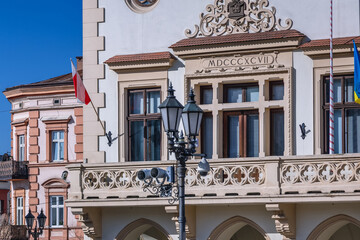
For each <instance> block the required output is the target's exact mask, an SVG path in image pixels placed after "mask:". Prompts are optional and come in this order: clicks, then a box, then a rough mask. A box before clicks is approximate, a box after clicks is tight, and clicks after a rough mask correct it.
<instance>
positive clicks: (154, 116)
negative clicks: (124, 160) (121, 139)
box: [127, 87, 162, 162]
mask: <svg viewBox="0 0 360 240" xmlns="http://www.w3.org/2000/svg"><path fill="white" fill-rule="evenodd" d="M137 92H142V93H143V106H144V109H143V113H140V114H131V113H130V112H131V111H130V109H131V102H130V94H131V93H137ZM148 92H159V96H160V103H161V102H162V99H161V88H160V87H156V88H139V89H128V90H127V102H128V104H127V112H128V114H127V123H128V135H127V136H128V149H129V150H128V161H130V162H131V161H134V160H132V159H131V123H132V122H136V121H138V122H140V121H143V127H144V132H143V138H144V142H143V149H144V153H143V161H152V160H148V159H147V139H148V138H147V137H146V135H147V129H148V128H147V127H148V124H147V123H148V121H152V120H160V136H162V124H161V113H160V110H159V112H158V113H148V103H147V93H148ZM161 144H162V138H161V137H160V143H159V145H160V148H159V154H160V159H155V160H154V161H157V160H159V161H160V160H161V152H162V146H161ZM135 161H137V160H135Z"/></svg>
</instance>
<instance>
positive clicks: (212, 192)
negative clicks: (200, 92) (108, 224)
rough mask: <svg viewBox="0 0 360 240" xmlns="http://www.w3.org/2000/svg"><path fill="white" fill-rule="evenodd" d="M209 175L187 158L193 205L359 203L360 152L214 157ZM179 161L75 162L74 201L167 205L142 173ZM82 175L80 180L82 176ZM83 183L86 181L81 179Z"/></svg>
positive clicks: (188, 191) (82, 203)
mask: <svg viewBox="0 0 360 240" xmlns="http://www.w3.org/2000/svg"><path fill="white" fill-rule="evenodd" d="M209 163H210V166H211V171H210V173H209V174H208V175H207V176H206V177H201V176H200V175H199V174H198V173H197V172H196V168H197V164H198V161H188V162H187V174H186V180H185V181H186V183H185V184H186V197H187V198H186V201H187V203H188V204H209V203H211V204H222V203H227V204H232V203H233V204H239V203H269V202H273V201H276V202H297V201H299V198H301V201H302V202H314V201H332V202H333V201H354V200H356V199H357V201H358V199H359V197H360V155H359V154H347V155H332V156H330V155H319V156H289V157H266V158H246V159H245V158H242V159H216V160H209ZM174 164H175V162H174V161H162V162H141V163H139V162H126V163H116V164H113V163H108V164H83V165H77V166H69V167H68V168H69V176H70V181H71V183H72V185H71V190H70V195H69V204H70V205H72V206H74V207H76V206H79V207H80V206H86V204H87V203H89V206H90V205H91V206H94V204H95V205H96V204H99V206H101V204H103V203H104V202H107V203H108V204H109V205H113V206H118V205H120V206H131V205H147V204H152V205H163V204H167V200H168V199H166V198H158V197H154V196H152V195H151V194H150V193H149V192H148V191H143V189H142V182H140V181H139V179H138V178H137V176H136V174H137V171H138V170H140V169H144V168H152V167H161V168H166V167H167V166H171V165H174ZM79 176H80V178H79ZM79 181H80V182H79Z"/></svg>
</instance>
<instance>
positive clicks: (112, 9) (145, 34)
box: [84, 0, 360, 162]
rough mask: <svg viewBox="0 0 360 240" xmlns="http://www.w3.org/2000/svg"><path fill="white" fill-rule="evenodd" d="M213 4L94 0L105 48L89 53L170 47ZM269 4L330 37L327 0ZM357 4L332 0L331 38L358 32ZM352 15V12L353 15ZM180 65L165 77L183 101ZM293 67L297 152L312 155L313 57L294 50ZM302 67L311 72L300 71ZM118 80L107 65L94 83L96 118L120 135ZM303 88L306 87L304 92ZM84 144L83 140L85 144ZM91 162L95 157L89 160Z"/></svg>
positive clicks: (110, 155)
mask: <svg viewBox="0 0 360 240" xmlns="http://www.w3.org/2000/svg"><path fill="white" fill-rule="evenodd" d="M213 3H214V1H213V0H206V1H194V0H183V1H182V2H181V4H178V2H176V1H175V0H166V1H160V2H159V4H158V5H157V6H156V7H155V8H154V9H153V10H152V11H150V12H148V13H145V14H139V13H134V12H133V11H131V10H130V9H129V8H128V7H127V5H126V4H125V1H115V0H107V1H98V7H99V8H104V9H105V22H101V23H99V29H98V36H105V40H104V41H105V43H104V46H106V48H105V50H104V51H99V52H98V57H96V55H94V54H89V55H88V57H92V58H93V59H98V60H97V61H96V62H97V63H99V64H101V63H103V62H104V61H105V60H107V59H108V58H110V57H113V56H115V55H119V54H120V55H121V54H134V53H146V52H158V51H169V48H168V47H169V46H170V45H171V44H173V43H175V42H177V41H179V40H180V39H183V38H185V34H184V31H185V29H191V30H193V29H194V25H195V24H199V14H200V13H202V12H205V7H206V6H207V5H208V4H213ZM269 6H274V7H275V8H276V9H277V12H276V16H277V18H281V19H282V20H283V21H284V20H286V19H287V18H290V19H292V20H293V27H292V28H293V29H296V30H299V31H300V32H302V33H304V34H305V35H307V36H308V37H309V38H310V39H322V38H329V11H330V10H329V9H330V6H329V1H328V0H317V1H313V0H304V1H297V0H286V1H284V0H270V1H269ZM359 7H360V5H359V1H357V0H347V1H340V0H334V37H343V36H354V35H359V33H360V28H359V26H360V25H359V21H360V20H359V14H358V12H359ZM309 8H311V9H316V11H309ZM354 16H356V17H355V18H354ZM170 19H171V20H170ZM348 23H351V24H348ZM84 27H85V26H84ZM88 29H90V28H89V25H88V24H86V29H84V31H85V30H86V33H87V34H88V35H89V36H90V35H91V34H90V32H89V31H88ZM84 55H85V54H84ZM86 57H87V56H85V58H86ZM85 61H86V60H85ZM88 61H90V60H88ZM91 62H94V60H91ZM85 63H86V62H85ZM182 64H183V63H182V62H178V61H177V62H175V64H174V66H173V67H172V69H170V70H169V80H170V81H172V82H173V84H174V88H175V89H176V90H177V91H176V92H175V94H176V96H177V97H178V99H179V100H180V102H182V103H184V102H186V100H185V101H184V99H183V94H182V91H183V83H182V81H183V75H184V70H183V67H182V66H181V65H182ZM178 66H180V67H178ZM294 68H295V70H296V69H301V71H300V70H298V71H296V72H295V75H296V89H297V91H298V92H299V93H300V92H302V93H305V92H306V94H303V95H301V96H300V94H297V96H296V100H295V101H296V102H297V104H296V116H298V117H299V118H298V119H296V120H295V121H294V122H293V124H294V134H295V135H296V139H295V140H294V141H295V142H296V147H295V150H296V151H295V153H296V154H299V155H307V154H313V152H314V150H313V145H314V143H313V132H314V131H313V121H312V119H311V118H312V111H313V109H312V105H311V104H309V103H310V101H311V100H312V96H311V93H312V91H308V90H309V88H310V90H312V86H310V85H308V84H310V82H309V81H310V77H311V76H312V75H311V74H312V71H311V69H310V68H311V60H309V58H308V57H305V56H304V55H302V53H301V52H298V53H294ZM304 69H307V70H309V71H304ZM116 79H117V74H116V73H114V72H113V71H111V70H109V69H108V67H107V66H105V80H100V81H99V85H98V88H99V92H105V95H104V96H105V103H106V105H105V106H106V108H100V110H99V112H100V118H101V119H102V120H103V121H106V130H107V131H111V132H112V133H113V135H114V136H116V135H117V134H121V132H119V129H118V119H117V118H116V117H114V116H118V109H119V106H118V102H117V101H114V99H118V97H119V96H118V90H117V84H116ZM92 84H94V83H92ZM305 89H306V90H307V91H302V90H305ZM304 101H305V102H306V104H303V105H302V106H301V104H300V103H302V102H304ZM89 111H90V110H89ZM308 113H309V114H308ZM115 114H116V115H115ZM300 116H301V117H300ZM85 118H86V117H85ZM85 118H84V119H85ZM85 121H86V120H85ZM302 122H304V123H305V124H306V126H307V127H308V129H310V130H311V132H310V134H308V136H307V138H306V139H305V140H302V139H301V137H300V135H299V131H300V129H299V126H298V125H299V124H300V123H302ZM85 125H86V123H85ZM85 135H86V134H85ZM100 135H101V134H100ZM85 138H86V137H85ZM99 139H100V141H99V143H98V145H97V146H98V148H99V150H100V151H105V152H106V159H105V162H117V161H118V160H117V158H118V157H117V156H119V154H120V153H119V148H118V144H114V145H112V146H111V147H109V146H108V145H107V140H106V138H105V137H104V136H101V137H99ZM87 144H88V143H87V140H86V139H85V145H87ZM92 144H94V143H92ZM94 146H95V145H94ZM86 154H87V153H86V152H85V156H87V155H86ZM90 161H93V160H92V159H90ZM95 161H96V160H95Z"/></svg>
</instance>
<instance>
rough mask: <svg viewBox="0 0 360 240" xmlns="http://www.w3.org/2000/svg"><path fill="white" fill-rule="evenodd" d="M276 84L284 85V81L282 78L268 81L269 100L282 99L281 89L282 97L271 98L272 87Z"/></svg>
mask: <svg viewBox="0 0 360 240" xmlns="http://www.w3.org/2000/svg"><path fill="white" fill-rule="evenodd" d="M276 85H282V86H283V87H284V81H283V80H276V81H270V82H269V101H282V100H284V95H285V93H284V91H285V89H284V91H283V96H282V99H273V98H272V95H273V87H274V86H276Z"/></svg>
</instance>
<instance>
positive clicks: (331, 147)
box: [329, 0, 335, 154]
mask: <svg viewBox="0 0 360 240" xmlns="http://www.w3.org/2000/svg"><path fill="white" fill-rule="evenodd" d="M333 70H334V68H333V0H330V111H329V154H334V141H335V140H334V72H333Z"/></svg>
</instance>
